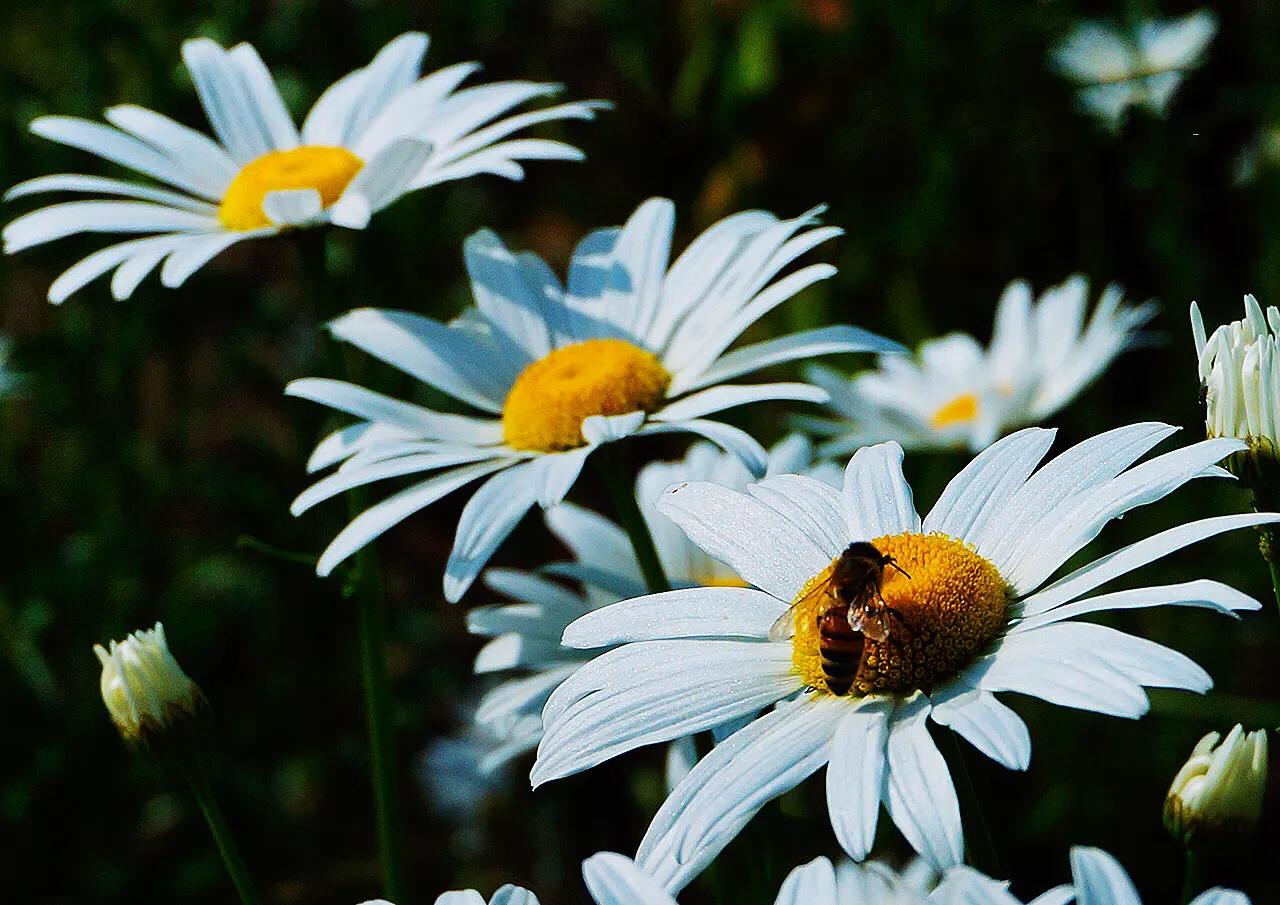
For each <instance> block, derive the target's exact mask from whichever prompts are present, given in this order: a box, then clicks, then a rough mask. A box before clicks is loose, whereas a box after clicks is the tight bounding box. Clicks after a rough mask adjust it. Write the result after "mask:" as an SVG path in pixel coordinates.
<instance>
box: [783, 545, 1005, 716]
mask: <svg viewBox="0 0 1280 905" xmlns="http://www.w3.org/2000/svg"><path fill="white" fill-rule="evenodd" d="M872 544H874V545H875V547H876V549H878V550H879V551H880V552H881V553H887V554H889V555H890V556H892V557H893V558H894V559H895V560H896V561H897V562H898V564H899V565H901V566H902V568H903V569H904V570H906V572H908V573H910V575H911V577H910V578H908V577H907V576H906V575H903V574H902V573H901V572H898V571H897V570H895V569H894V568H893V567H892V566H889V567H887V568H886V569H885V572H884V584H883V586H882V592H883V594H884V601H885V603H886V604H887V605H888V606H890V607H892V608H894V609H895V610H897V611H898V613H899V614H901V619H899V618H897V617H895V616H893V615H892V614H889V615H888V617H887V618H888V622H887V624H888V627H889V637H887V638H886V639H885V640H884V641H872V640H870V639H864V644H863V650H862V657H861V660H860V661H859V666H858V672H857V675H856V676H855V678H854V682H853V686H852V688H850V690H849V694H850V695H851V696H861V695H866V694H873V693H907V692H909V691H911V690H913V689H917V688H919V689H923V690H925V691H928V690H929V688H930V687H931V686H932V685H933V684H935V683H936V682H939V681H941V680H943V679H946V678H948V677H949V676H951V675H953V674H954V673H955V672H957V671H958V670H960V669H961V668H963V667H964V666H965V665H967V664H968V663H969V662H970V661H971V660H973V658H974V657H975V656H976V655H977V654H979V653H980V652H981V651H982V650H983V649H984V648H985V647H986V646H987V645H988V644H989V643H990V642H991V640H992V639H993V638H995V637H996V635H998V634H999V633H1000V630H1001V629H1002V627H1003V626H1004V624H1005V619H1006V611H1007V609H1008V605H1009V596H1010V591H1009V587H1008V585H1007V584H1006V583H1005V580H1004V579H1003V578H1002V577H1001V575H1000V573H999V571H998V570H997V569H996V567H995V566H993V565H992V564H991V563H990V562H988V561H987V560H986V559H984V558H982V557H981V556H979V555H978V554H977V553H975V552H974V551H973V550H972V549H970V548H969V547H968V546H967V545H966V544H964V543H962V542H961V541H958V540H955V539H954V538H950V537H947V536H946V535H943V534H909V533H904V534H893V535H887V536H885V537H878V538H876V539H875V540H873V541H872ZM837 559H838V558H837ZM835 562H836V561H835V560H833V561H832V563H831V565H829V566H827V568H826V569H824V570H823V571H822V572H820V573H818V574H817V575H815V576H814V577H813V578H811V579H810V580H809V581H808V582H806V583H805V586H804V587H803V588H801V589H800V593H799V594H797V595H796V599H797V600H800V599H801V598H803V597H804V595H805V594H806V593H808V591H809V590H810V589H811V588H813V587H814V586H816V585H817V584H818V583H819V582H822V581H825V580H826V579H827V577H828V576H829V575H830V573H831V569H832V568H833V567H834V566H835ZM831 603H832V601H831V598H830V597H829V596H826V595H815V596H814V597H813V598H812V599H810V600H807V601H804V602H803V603H802V604H801V605H800V606H799V607H798V608H797V611H796V613H795V637H794V645H795V646H794V649H793V652H792V663H793V664H794V666H795V668H796V671H797V672H798V673H799V674H800V677H801V679H802V680H803V681H804V683H805V684H806V685H808V686H811V687H813V688H817V689H822V690H826V688H827V685H826V679H825V678H824V677H823V673H822V665H821V652H820V649H819V644H820V638H819V635H818V625H817V619H818V616H819V614H820V613H822V612H823V611H824V610H825V608H826V607H828V606H830V605H831Z"/></svg>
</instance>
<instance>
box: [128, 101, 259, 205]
mask: <svg viewBox="0 0 1280 905" xmlns="http://www.w3.org/2000/svg"><path fill="white" fill-rule="evenodd" d="M103 115H104V116H105V117H106V120H107V122H109V123H111V124H112V125H113V126H115V127H116V128H118V129H121V130H123V131H125V132H132V133H133V134H134V135H135V136H137V137H138V138H140V139H142V140H143V141H145V142H147V143H148V144H151V145H154V146H155V147H157V148H164V149H165V150H166V152H167V153H168V154H169V156H170V157H172V158H174V159H176V160H180V161H184V162H186V163H187V165H188V166H187V172H188V174H189V175H191V176H193V177H198V178H199V179H200V180H201V185H202V186H204V187H205V189H206V190H207V195H206V197H209V198H221V197H222V193H223V192H224V191H225V190H226V187H227V186H228V185H229V184H230V183H231V180H232V179H234V178H235V175H236V164H235V161H233V160H232V159H231V155H230V154H228V153H227V152H226V149H225V148H223V147H222V146H221V145H219V144H218V143H217V142H216V141H213V140H212V139H211V138H209V136H207V135H205V134H204V133H203V132H197V131H196V130H195V129H191V128H188V127H187V126H184V125H182V123H179V122H177V121H175V120H172V119H170V118H169V117H167V116H165V115H164V114H162V113H157V112H156V111H154V110H148V109H146V108H145V107H138V106H135V105H134V104H120V105H118V106H115V107H109V108H107V111H106V112H105V113H104V114H103Z"/></svg>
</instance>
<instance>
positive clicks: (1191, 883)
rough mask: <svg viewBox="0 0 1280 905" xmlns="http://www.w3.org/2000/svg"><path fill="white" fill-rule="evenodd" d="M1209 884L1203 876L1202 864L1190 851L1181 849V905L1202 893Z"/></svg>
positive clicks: (1203, 866)
mask: <svg viewBox="0 0 1280 905" xmlns="http://www.w3.org/2000/svg"><path fill="white" fill-rule="evenodd" d="M1208 886H1209V883H1208V880H1207V877H1206V874H1205V865H1204V862H1203V861H1202V860H1201V859H1200V856H1199V855H1197V854H1196V853H1195V852H1193V851H1191V849H1183V858H1182V898H1181V900H1180V901H1181V902H1182V905H1187V903H1188V902H1190V901H1191V900H1192V899H1194V898H1195V897H1196V896H1198V895H1200V893H1202V892H1204V890H1205V889H1206V888H1208Z"/></svg>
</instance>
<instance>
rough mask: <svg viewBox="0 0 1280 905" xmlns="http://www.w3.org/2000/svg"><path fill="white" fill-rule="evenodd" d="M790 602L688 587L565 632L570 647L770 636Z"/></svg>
mask: <svg viewBox="0 0 1280 905" xmlns="http://www.w3.org/2000/svg"><path fill="white" fill-rule="evenodd" d="M785 610H786V604H784V603H783V602H782V601H780V600H778V599H777V598H775V597H771V596H770V595H768V594H766V593H764V592H763V591H757V590H755V589H753V588H683V589H680V590H676V591H665V592H663V593H660V594H650V595H648V596H645V597H637V598H635V599H634V600H624V601H622V602H620V603H615V604H613V605H611V606H607V607H602V608H601V609H598V610H594V611H592V612H590V613H587V614H586V615H584V616H583V617H582V618H580V619H578V620H576V621H575V622H574V623H573V624H571V625H570V626H569V627H568V628H566V629H565V630H564V643H565V645H567V646H568V647H577V648H591V647H604V646H606V645H611V644H626V643H629V642H632V641H655V640H658V639H662V638H702V637H708V638H713V637H714V638H754V639H757V640H763V639H764V638H766V637H768V634H769V629H770V627H772V625H773V623H774V622H775V621H776V620H777V618H778V617H779V616H780V615H782V613H783V612H784V611H785Z"/></svg>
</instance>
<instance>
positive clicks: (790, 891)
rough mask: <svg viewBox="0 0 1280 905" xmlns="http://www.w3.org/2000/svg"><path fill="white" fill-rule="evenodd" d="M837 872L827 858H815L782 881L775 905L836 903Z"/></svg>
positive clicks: (830, 904) (824, 904)
mask: <svg viewBox="0 0 1280 905" xmlns="http://www.w3.org/2000/svg"><path fill="white" fill-rule="evenodd" d="M839 901H842V900H841V899H838V898H837V897H836V872H835V868H833V867H832V866H831V862H830V861H829V860H827V859H826V858H814V859H813V860H812V861H810V862H809V863H808V864H804V865H801V866H800V867H797V868H796V869H795V870H793V871H791V873H789V874H787V878H786V879H785V880H783V881H782V887H781V888H780V889H779V890H778V897H777V899H775V900H774V903H773V905H828V903H829V905H835V903H836V902H839Z"/></svg>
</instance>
